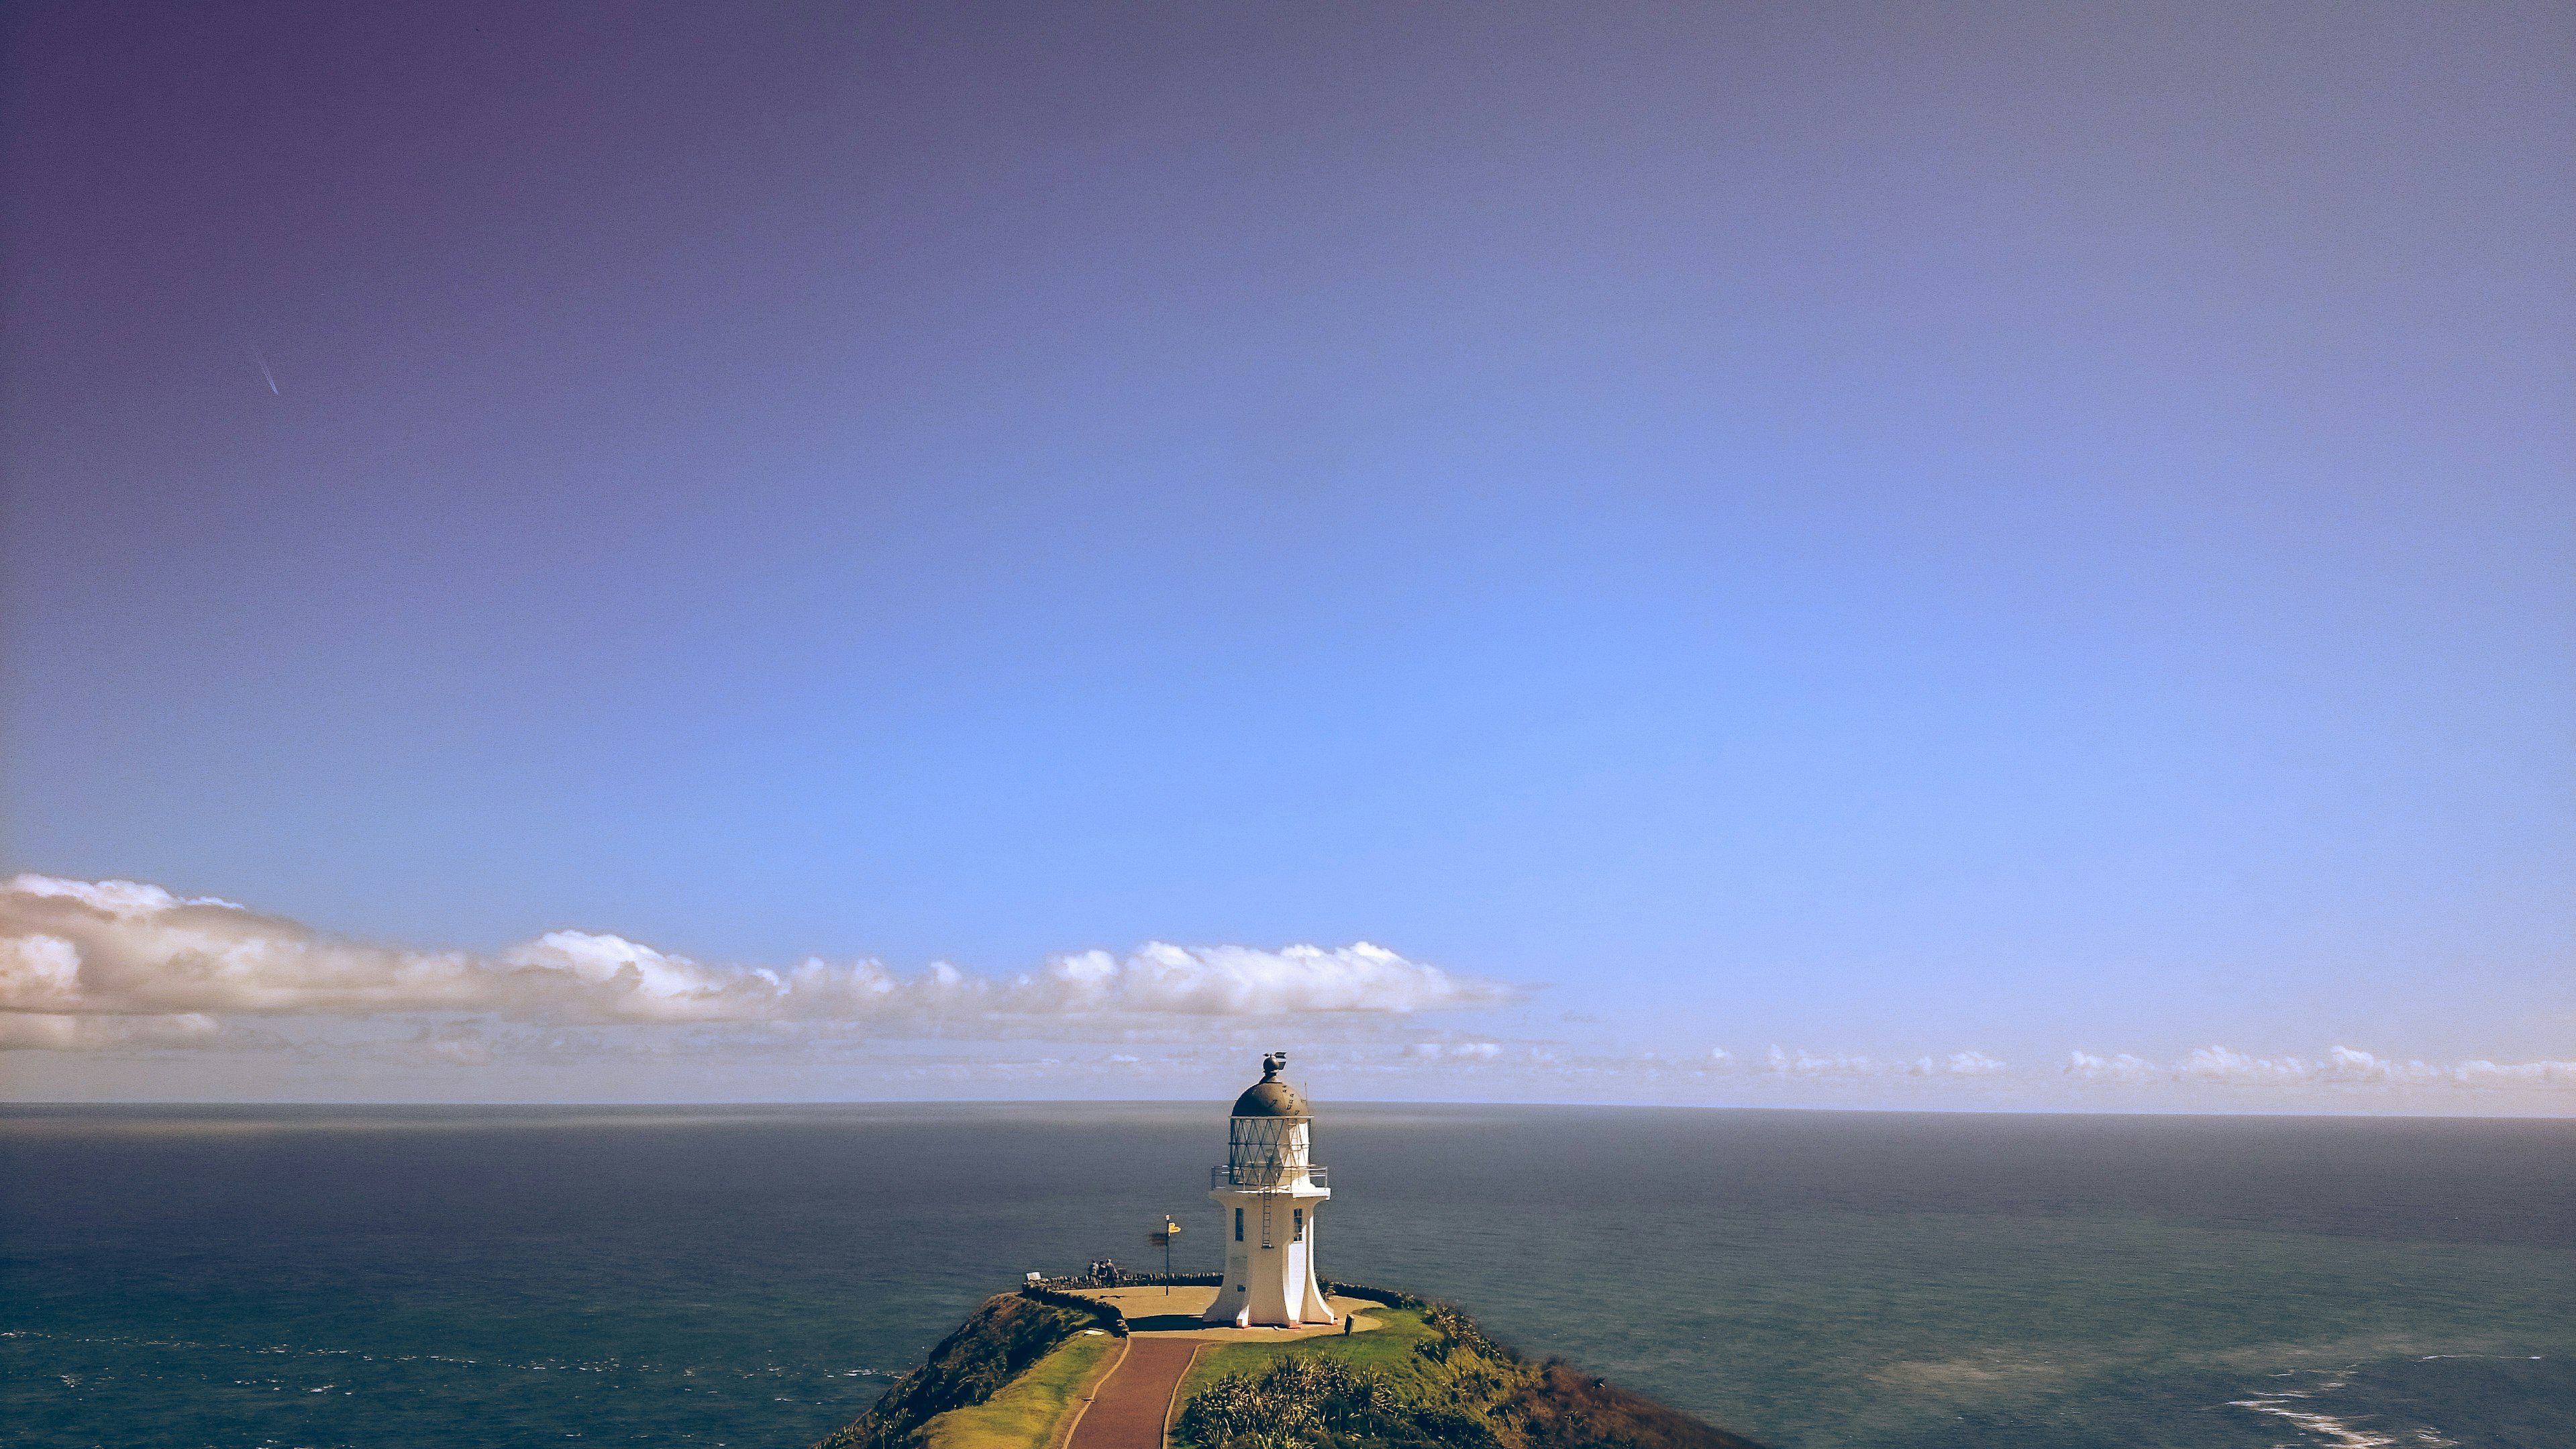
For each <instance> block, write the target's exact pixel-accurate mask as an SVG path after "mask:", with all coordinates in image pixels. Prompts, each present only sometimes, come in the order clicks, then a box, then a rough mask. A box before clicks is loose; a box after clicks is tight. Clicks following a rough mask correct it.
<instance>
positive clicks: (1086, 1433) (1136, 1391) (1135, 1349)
mask: <svg viewBox="0 0 2576 1449" xmlns="http://www.w3.org/2000/svg"><path fill="white" fill-rule="evenodd" d="M1198 1351H1199V1345H1198V1341H1197V1340H1196V1339H1189V1338H1179V1337H1168V1338H1167V1337H1162V1336H1156V1337H1151V1338H1148V1337H1146V1336H1144V1335H1142V1334H1139V1335H1137V1336H1135V1337H1133V1338H1130V1339H1128V1340H1127V1357H1126V1358H1125V1359H1124V1360H1122V1361H1120V1363H1119V1365H1118V1367H1116V1368H1115V1369H1112V1370H1110V1373H1109V1380H1108V1382H1106V1383H1104V1384H1102V1385H1101V1386H1100V1389H1099V1392H1098V1393H1097V1394H1095V1395H1094V1396H1093V1397H1092V1400H1091V1407H1090V1408H1088V1409H1086V1410H1084V1411H1083V1415H1082V1422H1081V1423H1079V1424H1076V1425H1074V1426H1073V1441H1072V1442H1071V1443H1070V1444H1068V1445H1067V1446H1066V1449H1163V1416H1164V1415H1165V1414H1167V1413H1169V1412H1171V1407H1172V1390H1174V1389H1176V1388H1179V1387H1180V1384H1181V1375H1183V1374H1185V1373H1187V1372H1189V1369H1190V1360H1191V1359H1193V1358H1196V1357H1197V1356H1198Z"/></svg>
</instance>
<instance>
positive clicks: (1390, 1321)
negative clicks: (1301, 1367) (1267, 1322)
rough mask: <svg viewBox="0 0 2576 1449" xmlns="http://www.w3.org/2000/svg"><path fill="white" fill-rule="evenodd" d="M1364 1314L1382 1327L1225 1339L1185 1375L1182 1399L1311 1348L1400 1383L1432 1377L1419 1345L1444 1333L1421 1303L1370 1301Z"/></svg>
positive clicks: (1322, 1354)
mask: <svg viewBox="0 0 2576 1449" xmlns="http://www.w3.org/2000/svg"><path fill="white" fill-rule="evenodd" d="M1362 1316H1363V1317H1366V1318H1370V1319H1374V1320H1375V1321H1376V1322H1377V1324H1378V1326H1377V1327H1376V1328H1373V1329H1370V1330H1369V1331H1368V1332H1366V1333H1351V1334H1341V1333H1332V1334H1323V1335H1320V1336H1318V1337H1315V1338H1296V1339H1289V1340H1287V1341H1285V1342H1281V1343H1225V1344H1218V1345H1217V1346H1215V1347H1213V1348H1211V1349H1209V1350H1207V1351H1206V1352H1205V1353H1202V1354H1200V1355H1199V1359H1198V1362H1196V1363H1194V1364H1192V1365H1190V1373H1189V1377H1187V1378H1185V1379H1183V1380H1181V1402H1183V1403H1187V1402H1189V1401H1190V1400H1191V1399H1192V1398H1195V1397H1196V1396H1197V1395H1198V1392H1199V1390H1201V1389H1204V1388H1206V1387H1207V1386H1208V1385H1209V1384H1212V1383H1214V1382H1216V1381H1217V1380H1218V1379H1221V1378H1223V1377H1225V1376H1226V1375H1227V1374H1255V1373H1259V1372H1260V1371H1261V1370H1262V1368H1263V1366H1265V1365H1266V1364H1268V1363H1269V1362H1270V1360H1272V1359H1274V1358H1277V1357H1278V1356H1279V1355H1281V1354H1283V1353H1311V1354H1316V1355H1319V1356H1321V1357H1325V1358H1337V1359H1340V1360H1341V1361H1342V1362H1344V1363H1346V1364H1349V1365H1350V1366H1351V1367H1353V1368H1373V1369H1376V1370H1378V1371H1379V1372H1380V1373H1383V1374H1385V1375H1386V1376H1387V1377H1388V1378H1390V1379H1393V1380H1395V1381H1396V1382H1398V1383H1407V1382H1412V1381H1416V1380H1424V1381H1427V1379H1428V1374H1427V1373H1426V1372H1425V1366H1424V1363H1423V1360H1422V1356H1421V1355H1420V1354H1417V1353H1415V1352H1414V1351H1413V1348H1414V1345H1415V1344H1419V1343H1428V1342H1429V1341H1431V1340H1432V1339H1434V1338H1437V1337H1439V1336H1440V1335H1439V1334H1438V1332H1437V1331H1435V1330H1434V1329H1433V1328H1432V1327H1431V1325H1430V1324H1428V1323H1426V1322H1424V1321H1423V1318H1422V1310H1421V1309H1418V1308H1382V1307H1380V1306H1378V1305H1377V1304H1374V1303H1372V1304H1370V1305H1368V1308H1367V1309H1366V1311H1365V1312H1364V1313H1363V1314H1362Z"/></svg>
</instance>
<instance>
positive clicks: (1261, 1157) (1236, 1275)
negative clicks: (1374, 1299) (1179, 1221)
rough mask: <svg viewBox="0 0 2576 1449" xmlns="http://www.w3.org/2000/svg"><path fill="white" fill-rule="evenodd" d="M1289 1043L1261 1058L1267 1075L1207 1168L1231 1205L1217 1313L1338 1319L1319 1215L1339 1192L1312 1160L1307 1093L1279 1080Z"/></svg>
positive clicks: (1227, 1319)
mask: <svg viewBox="0 0 2576 1449" xmlns="http://www.w3.org/2000/svg"><path fill="white" fill-rule="evenodd" d="M1287 1065H1288V1054H1287V1053H1286V1052H1272V1053H1270V1054H1269V1055H1268V1056H1265V1057H1263V1058H1262V1059H1261V1080H1260V1081H1258V1082H1255V1083H1254V1084H1252V1085H1251V1086H1250V1087H1248V1088H1246V1089H1244V1093H1243V1095H1242V1096H1240V1097H1237V1098H1235V1099H1234V1120H1233V1122H1232V1124H1231V1125H1230V1126H1229V1127H1228V1128H1227V1131H1226V1141H1225V1166H1223V1167H1220V1168H1216V1169H1215V1170H1213V1171H1212V1172H1210V1173H1209V1174H1208V1187H1209V1189H1210V1190H1209V1192H1208V1196H1209V1197H1211V1198H1214V1199H1215V1200H1216V1205H1217V1206H1218V1207H1219V1208H1220V1209H1222V1210H1224V1213H1225V1235H1226V1236H1225V1286H1224V1287H1223V1288H1221V1289H1219V1290H1217V1295H1216V1301H1215V1302H1213V1303H1211V1304H1209V1305H1208V1311H1207V1318H1208V1321H1209V1322H1211V1323H1231V1324H1233V1325H1234V1326H1235V1327H1237V1328H1251V1327H1254V1326H1256V1325H1261V1326H1268V1327H1275V1328H1295V1327H1297V1326H1298V1325H1300V1324H1307V1323H1331V1322H1332V1321H1333V1310H1332V1309H1330V1308H1328V1307H1326V1306H1325V1305H1324V1291H1323V1289H1322V1288H1320V1287H1318V1286H1317V1285H1316V1283H1315V1218H1316V1215H1317V1214H1318V1213H1320V1212H1321V1211H1322V1210H1323V1206H1324V1202H1325V1200H1326V1199H1327V1198H1330V1197H1331V1196H1332V1195H1333V1191H1332V1189H1331V1188H1329V1187H1326V1186H1325V1185H1324V1169H1322V1168H1320V1167H1317V1166H1316V1165H1315V1163H1314V1160H1313V1157H1312V1152H1313V1147H1314V1143H1313V1125H1314V1124H1313V1118H1312V1117H1310V1116H1309V1115H1308V1114H1307V1111H1306V1099H1305V1098H1304V1097H1301V1096H1299V1095H1297V1089H1296V1088H1294V1087H1291V1086H1289V1085H1288V1084H1287V1083H1286V1082H1283V1081H1281V1080H1279V1072H1280V1069H1281V1068H1283V1067H1285V1066H1287Z"/></svg>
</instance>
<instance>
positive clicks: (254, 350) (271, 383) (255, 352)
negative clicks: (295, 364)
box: [250, 342, 286, 397]
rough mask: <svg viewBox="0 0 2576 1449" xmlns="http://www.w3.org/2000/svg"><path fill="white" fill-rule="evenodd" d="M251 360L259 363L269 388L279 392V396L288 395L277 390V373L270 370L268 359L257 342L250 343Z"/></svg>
mask: <svg viewBox="0 0 2576 1449" xmlns="http://www.w3.org/2000/svg"><path fill="white" fill-rule="evenodd" d="M250 360H251V361H253V362H256V363H258V364H259V375H260V376H261V377H263V378H266V379H267V380H268V390H269V391H270V392H272V393H277V395H278V396H279V397H284V396H286V394H284V393H282V392H277V374H275V373H273V372H270V371H269V370H268V359H267V357H265V356H263V355H262V354H261V352H260V350H259V344H258V343H256V342H254V343H252V344H251V345H250Z"/></svg>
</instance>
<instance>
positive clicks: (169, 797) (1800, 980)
mask: <svg viewBox="0 0 2576 1449" xmlns="http://www.w3.org/2000/svg"><path fill="white" fill-rule="evenodd" d="M5 13H6V31H5V36H6V63H7V66H8V71H7V74H6V76H5V78H0V80H5V84H0V106H5V111H0V144H5V147H6V152H5V156H6V168H7V169H6V188H5V189H6V208H7V210H6V223H5V224H6V231H5V243H6V253H5V256H6V271H7V276H6V286H7V293H6V302H5V314H0V321H5V337H4V338H0V349H5V368H6V371H5V376H0V382H5V389H6V391H5V407H6V415H5V426H6V433H5V439H0V447H5V453H0V466H5V474H6V480H5V488H6V493H5V497H4V498H0V508H5V513H0V521H4V522H5V529H6V539H5V554H0V566H5V570H6V584H5V587H6V593H5V603H6V610H7V614H6V635H5V643H6V656H7V657H6V675H5V709H6V713H5V717H0V723H5V739H0V785H5V791H6V793H5V797H0V830H5V834H0V869H7V870H30V871H42V872H45V873H48V874H52V875H57V876H65V877H75V878H84V879H90V878H105V877H124V878H131V879H137V880H144V881H151V882H157V883H159V884H162V885H165V886H167V887H169V888H170V889H172V890H174V891H179V892H182V893H184V894H196V893H203V894H210V895H216V896H221V897H224V898H227V899H230V900H236V901H241V902H244V903H246V904H249V905H251V906H253V907H256V908H258V909H261V910H267V911H274V912H277V913H280V914H282V915H286V916H292V917H295V918H297V919H300V920H302V921H306V922H310V923H312V924H313V925H315V926H317V927H320V928H322V929H324V930H327V931H333V932H340V933H346V934H348V935H352V936H355V937H359V938H364V939H367V940H376V941H385V942H394V943H400V944H405V945H413V946H422V947H445V946H457V947H463V948H468V949H473V950H478V951H490V950H498V949H500V948H503V947H505V946H507V945H508V944H509V943H512V942H516V941H522V940H526V939H528V938H531V937H533V936H536V935H537V934H539V933H542V932H545V931H549V930H556V929H561V928H567V927H570V928H579V929H583V930H590V931H608V932H616V933H619V934H621V935H623V936H626V937H629V938H632V939H635V940H641V941H648V942H651V943H653V944H654V945H656V946H658V947H660V948H662V949H664V950H668V951H674V952H682V953H686V954H688V955H690V956H693V957H697V958H700V959H704V960H711V961H726V962H745V963H753V964H760V963H773V964H779V963H792V962H793V961H796V960H798V959H801V958H802V957H804V956H805V955H808V954H820V955H823V956H825V957H829V958H832V959H835V960H840V959H846V958H851V957H858V956H876V957H880V958H882V959H884V960H885V961H887V962H888V963H890V964H891V965H893V966H895V967H897V968H900V969H902V970H906V971H911V970H917V969H919V968H920V967H921V966H922V965H924V964H925V963H927V962H929V961H931V960H933V959H947V960H952V961H955V962H958V963H960V965H961V966H964V967H967V968H969V969H971V970H973V971H977V972H982V973H988V974H993V975H997V976H1002V975H1008V974H1010V973H1014V972H1020V971H1026V970H1030V969H1033V968H1034V967H1035V966H1036V965H1037V963H1038V962H1039V961H1040V960H1042V959H1043V958H1044V957H1046V956H1048V955H1049V954H1052V953H1058V952H1068V951H1078V950H1083V949H1086V948H1092V947H1104V948H1108V949H1111V950H1114V951H1123V950H1126V949H1128V948H1130V947H1133V946H1135V945H1136V944H1137V943H1140V942H1144V941H1147V940H1167V941H1177V942H1184V943H1191V944H1204V945H1214V944H1221V943H1249V944H1255V945H1261V946H1279V945H1284V944H1289V943H1295V942H1309V941H1311V942H1320V943H1324V944H1326V945H1340V944H1343V943H1348V942H1352V941H1356V940H1363V939H1364V940H1369V941H1375V942H1380V943H1383V944H1385V945H1387V946H1389V947H1392V948H1393V949H1395V950H1397V951H1400V952H1402V953H1403V954H1404V955H1405V956H1406V957H1408V958H1411V959H1413V960H1416V961H1427V962H1434V963H1438V964H1440V965H1442V966H1444V967H1447V968H1450V969H1452V970H1455V971H1458V972H1463V973H1469V974H1472V975H1475V976H1478V977H1485V978H1493V979H1498V980H1503V981H1511V982H1519V983H1535V984H1543V985H1544V987H1545V989H1543V990H1541V991H1539V992H1538V993H1537V995H1536V996H1535V997H1533V998H1532V1000H1531V1004H1530V1005H1528V1006H1526V1007H1522V1008H1516V1009H1515V1013H1514V1014H1512V1015H1509V1016H1508V1017H1507V1018H1504V1019H1500V1021H1501V1024H1500V1025H1499V1026H1498V1027H1497V1028H1496V1030H1497V1031H1498V1032H1501V1033H1502V1034H1504V1035H1506V1036H1508V1035H1509V1033H1510V1032H1519V1033H1522V1034H1523V1035H1528V1036H1542V1035H1547V1034H1550V1033H1553V1034H1555V1035H1557V1036H1581V1035H1584V1034H1586V1033H1590V1034H1592V1036H1594V1037H1597V1039H1598V1044H1601V1049H1602V1050H1604V1051H1608V1050H1612V1049H1613V1048H1614V1047H1615V1049H1617V1050H1623V1051H1624V1050H1645V1049H1657V1050H1663V1051H1668V1052H1669V1051H1682V1050H1687V1051H1699V1052H1704V1051H1706V1050H1707V1048H1708V1047H1709V1046H1711V1045H1726V1046H1728V1047H1730V1048H1731V1049H1732V1050H1735V1051H1737V1052H1739V1053H1743V1052H1759V1051H1761V1050H1762V1049H1763V1048H1764V1047H1765V1045H1766V1044H1768V1043H1771V1042H1787V1043H1792V1044H1797V1043H1804V1044H1808V1045H1811V1046H1813V1047H1815V1048H1816V1049H1817V1050H1819V1051H1836V1052H1870V1053H1877V1054H1880V1055H1882V1056H1892V1055H1902V1056H1910V1055H1912V1054H1913V1053H1914V1052H1916V1051H1918V1050H1919V1051H1940V1052H1947V1051H1957V1050H1967V1049H1974V1050H1976V1051H1981V1052H1992V1053H1995V1054H1996V1055H1998V1056H2000V1057H2003V1058H2007V1059H2010V1060H2013V1061H2016V1062H2019V1061H2036V1060H2040V1059H2043V1058H2063V1057H2064V1056H2065V1054H2066V1053H2067V1052H2069V1051H2070V1050H2086V1051H2137V1052H2141V1053H2145V1054H2148V1055H2153V1056H2157V1057H2160V1058H2171V1057H2173V1056H2175V1055H2177V1054H2179V1053H2181V1052H2183V1051H2185V1050H2187V1049H2189V1048H2191V1047H2194V1046H2197V1045H2205V1044H2208V1043H2212V1042H2227V1043H2232V1044H2235V1045H2238V1046H2242V1047H2245V1048H2248V1049H2252V1050H2258V1051H2285V1050H2292V1049H2298V1050H2307V1051H2314V1050H2316V1049H2319V1048H2321V1047H2323V1046H2324V1045H2325V1044H2327V1043H2328V1042H2347V1041H2348V1042H2350V1043H2352V1044H2353V1045H2354V1046H2357V1047H2368V1048H2370V1049H2372V1050H2375V1051H2379V1052H2382V1053H2398V1054H2401V1055H2403V1054H2423V1055H2430V1056H2434V1057H2438V1058H2444V1059H2448V1058H2454V1057H2463V1056H2472V1055H2477V1056H2491V1057H2494V1058H2495V1059H2497V1060H2500V1061H2502V1060H2509V1059H2510V1060H2523V1059H2527V1058H2534V1057H2556V1058H2576V889H2571V883H2576V466H2571V460H2576V268H2571V266H2570V253H2569V238H2570V237H2576V12H2571V11H2570V10H2569V9H2568V8H2566V7H2564V6H2553V5H2532V6H2521V7H2515V6H2496V5H2463V6H2450V7H2441V8H2433V7H2421V6H2402V5H2343V6H2323V5H2314V6H2296V5H2265V6H2221V5H2207V6H2176V5H2171V4H2156V5H2141V6H2127V7H2117V6H2111V7H2086V8H2082V9H2075V8H2069V7H2064V6H2032V7H2027V8H2014V7H2010V6H1981V7H1955V6H1929V5H1920V6H1804V5H1801V6H1763V7H1755V6H1669V7H1667V6H1645V5H1633V6H1613V7H1581V8H1576V7H1536V6H1531V7H1490V6H1441V5H1415V6H1404V7H1393V8H1390V7H1377V6H1308V5H1299V6H1264V7H1253V6H1200V7H1134V8H1122V7H1109V6H1092V7H1065V6H1039V5H1029V6H1021V7H993V6H981V7H978V6H938V7H874V8H871V7H852V6H804V7H791V6H748V5H746V6H704V5H688V6H649V5H639V6H606V5H595V6H570V5H559V4H533V5H532V4H526V3H511V4H506V5H490V6H474V5H464V4H447V3H440V4H428V5H415V6H374V5H370V6H349V5H336V4H335V5H319V4H317V5H257V6H253V5H240V4H213V5H205V4H198V5H167V6H152V5H130V6H103V5H81V6H63V5H41V6H40V5H14V6H10V7H8V8H7V9H6V12H5ZM263 366H265V368H266V369H267V373H268V375H270V376H273V379H274V388H275V390H274V391H272V390H271V385H270V382H269V381H267V380H266V379H265V378H264V376H263V370H262V369H263ZM1569 1018H1588V1019H1589V1020H1569ZM20 1055H21V1056H25V1055H28V1054H20ZM10 1069H12V1068H0V1070H10ZM21 1069H23V1068H21ZM101 1070H104V1069H103V1068H102V1069H101Z"/></svg>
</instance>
